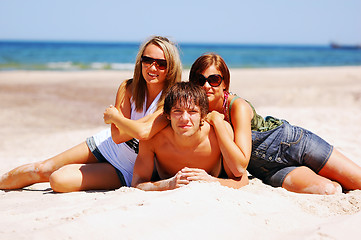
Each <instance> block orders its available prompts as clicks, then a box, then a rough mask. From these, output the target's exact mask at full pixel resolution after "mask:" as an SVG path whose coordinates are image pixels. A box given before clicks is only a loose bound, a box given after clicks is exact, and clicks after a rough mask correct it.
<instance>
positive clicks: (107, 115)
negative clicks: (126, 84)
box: [104, 105, 119, 124]
mask: <svg viewBox="0 0 361 240" xmlns="http://www.w3.org/2000/svg"><path fill="white" fill-rule="evenodd" d="M116 115H119V111H118V109H116V108H115V107H114V106H113V105H110V106H109V107H108V108H107V109H105V111H104V122H105V123H106V124H111V123H113V121H112V120H113V119H114V116H116Z"/></svg>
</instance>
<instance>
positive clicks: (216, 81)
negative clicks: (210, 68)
mask: <svg viewBox="0 0 361 240" xmlns="http://www.w3.org/2000/svg"><path fill="white" fill-rule="evenodd" d="M222 80H223V77H222V76H221V75H219V74H213V75H209V76H208V77H207V78H206V77H205V76H203V75H202V74H199V76H198V79H197V84H198V85H199V86H204V84H205V83H206V82H208V83H209V85H211V87H218V86H219V85H221V83H222Z"/></svg>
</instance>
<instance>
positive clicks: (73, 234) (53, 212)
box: [0, 67, 361, 239]
mask: <svg viewBox="0 0 361 240" xmlns="http://www.w3.org/2000/svg"><path fill="white" fill-rule="evenodd" d="M131 77H132V72H130V71H78V72H56V71H54V72H52V71H44V72H42V71H14V72H0V134H1V138H0V146H1V148H0V162H1V164H0V174H3V173H5V172H7V171H9V170H10V169H12V168H14V167H16V166H18V165H21V164H25V163H28V162H34V161H39V160H44V159H46V158H48V157H51V156H53V155H55V154H57V153H60V152H62V151H64V150H66V149H68V148H70V147H72V146H74V145H76V144H78V143H80V142H82V141H84V140H85V139H86V137H88V136H91V135H92V134H94V133H97V132H98V131H100V130H102V129H104V128H107V127H108V126H107V125H105V124H104V123H103V119H102V117H103V111H104V109H105V108H106V107H107V106H108V105H109V104H113V103H114V98H115V94H116V91H117V89H118V86H119V84H120V83H121V82H122V81H123V80H125V79H127V78H131ZM187 77H188V71H187V70H185V71H184V74H183V79H184V80H186V79H187ZM231 81H232V84H231V90H232V92H234V93H237V95H239V96H241V97H243V98H245V99H247V100H249V101H250V102H251V103H252V104H253V105H254V106H255V108H256V110H257V112H258V113H259V114H261V115H262V116H267V115H272V116H275V117H278V118H282V119H286V120H288V121H289V122H290V123H291V124H294V125H299V126H302V127H305V128H307V129H309V130H311V131H313V132H315V133H317V134H319V135H320V136H322V137H323V138H324V139H326V140H327V141H328V142H330V143H331V144H333V145H334V146H335V147H336V148H338V149H339V150H341V151H342V152H343V153H344V154H345V155H347V156H348V157H350V158H351V159H352V160H353V161H355V162H356V163H358V164H359V165H361V154H360V150H359V149H360V147H361V140H360V136H361V124H360V121H361V111H360V109H361V67H324V68H285V69H231ZM0 198H1V201H0V212H1V215H0V239H47V238H51V239H101V238H103V239H115V238H117V239H243V238H246V239H355V238H359V237H360V236H361V228H360V223H361V212H360V210H361V191H352V192H349V193H347V194H338V195H333V196H319V195H307V194H296V193H291V192H288V191H286V190H284V189H281V188H272V187H269V186H267V185H265V184H263V183H262V182H261V181H259V180H257V179H252V180H251V183H250V184H249V185H248V186H246V187H244V188H242V189H239V190H234V189H230V188H226V187H222V186H220V185H218V184H207V183H192V184H190V185H188V186H186V187H183V188H179V189H176V190H172V191H165V192H143V191H140V190H138V189H133V188H127V187H122V188H120V189H119V190H116V191H88V192H76V193H67V194H54V193H53V192H52V191H51V189H50V186H49V184H48V183H41V184H35V185H33V186H30V187H28V188H25V189H24V190H17V191H1V190H0Z"/></svg>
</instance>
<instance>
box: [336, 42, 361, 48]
mask: <svg viewBox="0 0 361 240" xmlns="http://www.w3.org/2000/svg"><path fill="white" fill-rule="evenodd" d="M330 45H331V47H332V48H336V49H337V48H339V49H361V45H341V44H338V43H335V42H331V43H330Z"/></svg>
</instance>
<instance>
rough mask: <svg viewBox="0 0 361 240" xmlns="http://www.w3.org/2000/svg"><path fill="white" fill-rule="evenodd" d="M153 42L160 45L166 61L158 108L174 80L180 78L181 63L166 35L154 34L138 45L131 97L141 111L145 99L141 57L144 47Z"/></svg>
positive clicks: (178, 80) (145, 88) (176, 50)
mask: <svg viewBox="0 0 361 240" xmlns="http://www.w3.org/2000/svg"><path fill="white" fill-rule="evenodd" d="M150 44H154V45H156V46H158V47H160V48H161V49H162V50H163V52H164V57H165V60H166V61H167V70H166V77H165V81H164V87H163V92H162V95H161V98H160V101H159V103H158V109H159V108H160V107H161V106H162V105H163V103H164V97H165V95H166V93H167V92H168V90H169V89H170V87H171V86H172V85H174V84H175V83H176V82H180V81H181V80H182V64H181V61H180V58H179V53H178V49H177V46H176V44H175V43H173V42H171V41H170V40H169V39H168V38H166V37H161V36H154V37H151V38H150V39H149V40H148V41H146V42H145V43H143V44H142V45H141V46H140V49H139V52H138V55H137V58H136V62H135V68H134V75H133V80H132V97H133V99H134V102H135V109H136V110H137V111H141V110H142V109H143V104H144V101H145V94H146V90H147V85H146V82H145V80H144V77H143V74H142V63H141V57H142V56H143V53H144V51H145V48H146V47H147V46H148V45H150Z"/></svg>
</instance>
